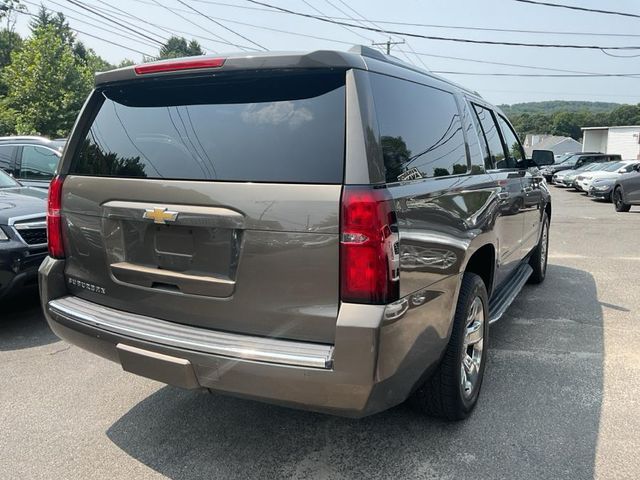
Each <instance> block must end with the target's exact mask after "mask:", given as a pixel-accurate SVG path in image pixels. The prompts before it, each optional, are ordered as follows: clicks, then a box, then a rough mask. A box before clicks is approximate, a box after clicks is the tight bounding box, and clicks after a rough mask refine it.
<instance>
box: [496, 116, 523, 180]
mask: <svg viewBox="0 0 640 480" xmlns="http://www.w3.org/2000/svg"><path fill="white" fill-rule="evenodd" d="M498 123H499V124H500V129H501V130H502V138H504V143H505V146H506V148H507V158H506V159H505V161H504V166H500V165H498V168H518V167H520V166H522V165H524V151H523V150H522V145H520V140H518V137H517V136H516V134H515V133H514V131H513V129H512V128H511V125H509V123H508V122H507V121H506V120H505V119H504V118H502V116H500V115H499V116H498Z"/></svg>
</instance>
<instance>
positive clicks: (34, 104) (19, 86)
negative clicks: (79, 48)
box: [2, 24, 93, 136]
mask: <svg viewBox="0 0 640 480" xmlns="http://www.w3.org/2000/svg"><path fill="white" fill-rule="evenodd" d="M2 76H3V80H4V81H5V83H6V85H7V86H8V94H7V106H8V107H9V108H12V109H14V110H15V111H16V112H17V113H16V125H15V128H16V132H17V133H19V134H41V135H50V136H63V135H66V134H67V133H68V132H69V130H70V128H71V126H72V125H73V122H74V120H75V118H76V115H77V114H78V112H79V110H80V107H81V106H82V103H83V102H84V100H85V98H86V96H87V94H88V93H89V91H90V90H91V88H92V84H93V75H92V72H91V70H90V68H89V67H88V66H87V65H86V64H84V63H83V62H80V61H78V59H77V58H76V56H75V55H74V52H73V49H72V46H71V45H70V44H69V42H68V36H67V35H66V34H65V33H64V32H63V31H62V30H61V29H60V26H59V25H56V24H47V25H38V26H37V27H36V28H35V29H34V31H33V35H32V37H31V38H29V39H28V40H26V41H25V42H24V45H23V47H22V49H21V50H20V51H17V52H14V53H13V54H12V56H11V64H10V65H8V66H7V67H5V69H4V71H3V73H2Z"/></svg>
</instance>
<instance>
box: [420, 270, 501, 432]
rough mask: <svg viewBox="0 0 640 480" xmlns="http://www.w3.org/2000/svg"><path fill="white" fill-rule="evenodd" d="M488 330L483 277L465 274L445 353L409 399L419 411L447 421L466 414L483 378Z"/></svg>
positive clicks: (460, 417)
mask: <svg viewBox="0 0 640 480" xmlns="http://www.w3.org/2000/svg"><path fill="white" fill-rule="evenodd" d="M488 333H489V300H488V296H487V289H486V287H485V284H484V282H483V281H482V279H481V278H480V277H479V276H478V275H476V274H475V273H465V274H464V276H463V278H462V285H461V287H460V294H459V296H458V303H457V306H456V313H455V317H454V321H453V330H452V332H451V337H450V339H449V344H448V346H447V349H446V351H445V354H444V356H443V358H442V361H441V362H440V365H438V368H437V369H436V371H435V373H434V374H433V375H432V376H431V377H430V378H429V379H427V380H426V381H425V383H424V384H423V385H422V386H421V387H420V388H418V390H416V392H415V393H414V395H413V398H412V401H413V403H414V405H415V406H416V407H418V408H419V409H420V410H421V411H422V412H424V413H426V414H428V415H431V416H434V417H440V418H444V419H447V420H462V419H464V418H466V417H467V416H469V414H470V413H471V412H472V411H473V409H474V407H475V406H476V403H477V401H478V395H479V394H480V387H481V385H482V379H483V377H484V368H485V363H486V357H487V346H488V345H487V341H488Z"/></svg>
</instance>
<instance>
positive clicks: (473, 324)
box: [460, 296, 485, 398]
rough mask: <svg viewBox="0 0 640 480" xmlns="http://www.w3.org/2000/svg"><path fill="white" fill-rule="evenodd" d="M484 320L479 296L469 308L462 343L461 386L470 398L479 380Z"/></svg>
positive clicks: (463, 392)
mask: <svg viewBox="0 0 640 480" xmlns="http://www.w3.org/2000/svg"><path fill="white" fill-rule="evenodd" d="M484 322H485V316H484V305H483V303H482V299H481V298H480V297H479V296H477V297H475V298H474V299H473V302H472V303H471V307H470V308H469V315H468V316H467V325H466V329H465V336H464V343H463V345H462V362H461V365H460V386H461V388H462V394H463V396H464V397H465V398H470V397H471V396H472V395H473V393H474V391H475V390H476V386H477V384H478V381H479V377H480V367H481V365H482V351H483V347H484Z"/></svg>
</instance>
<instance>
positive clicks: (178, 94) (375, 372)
mask: <svg viewBox="0 0 640 480" xmlns="http://www.w3.org/2000/svg"><path fill="white" fill-rule="evenodd" d="M534 157H535V158H536V161H537V164H536V162H534V161H533V160H531V159H526V158H525V156H524V152H523V149H522V146H521V145H520V142H519V140H518V137H517V136H516V134H515V132H514V131H513V129H512V127H511V125H510V124H509V122H508V121H507V119H506V118H505V116H504V115H503V114H502V113H501V112H500V111H499V110H498V109H496V108H495V107H493V106H492V105H490V104H489V103H487V102H486V101H485V100H483V99H482V98H481V97H480V96H479V95H478V94H476V93H474V92H470V91H468V90H465V89H462V88H461V87H459V86H457V85H454V84H452V83H450V82H448V81H446V80H444V79H441V78H439V77H436V76H433V75H431V74H428V73H426V72H423V71H420V70H416V69H415V68H413V67H411V66H409V65H406V64H403V63H401V62H400V61H398V60H396V59H394V58H393V57H388V56H385V55H382V54H380V53H378V52H376V51H374V50H371V49H367V48H364V47H357V48H356V49H355V50H352V51H351V52H334V51H316V52H312V53H308V54H282V53H267V54H251V55H239V56H229V57H225V58H212V57H198V58H190V59H182V60H170V61H166V62H158V63H151V64H145V65H141V66H137V67H127V68H124V69H120V70H115V71H112V72H107V73H104V74H99V75H98V76H97V80H96V89H95V91H94V92H93V93H92V94H91V96H90V98H89V100H88V102H87V103H86V106H85V108H84V110H83V112H82V113H81V115H80V118H79V120H78V122H77V125H76V127H75V129H74V131H73V133H72V135H71V137H70V139H69V145H68V147H67V150H66V151H65V154H64V156H63V159H62V162H61V166H60V171H59V172H60V174H59V176H58V177H57V178H56V179H55V180H54V181H53V183H52V185H51V189H50V200H49V216H48V221H49V232H50V235H49V247H50V257H49V258H48V259H47V260H46V262H45V264H44V265H43V266H42V268H41V269H40V288H41V297H42V304H43V307H44V311H45V314H46V317H47V320H48V322H49V324H50V325H51V328H52V329H53V330H54V332H56V334H58V335H59V336H60V337H62V338H64V339H66V340H68V341H69V342H72V343H75V344H76V345H79V346H81V347H82V348H85V349H87V350H90V351H92V352H94V353H96V354H98V355H101V356H103V357H105V358H108V359H111V360H113V361H115V362H118V363H119V364H121V365H122V367H123V368H124V369H125V370H127V371H130V372H133V373H137V374H140V375H144V376H147V377H150V378H154V379H157V380H160V381H162V382H166V383H170V384H173V385H178V386H182V387H185V388H192V389H198V388H205V389H209V390H211V391H216V392H224V393H228V394H233V395H238V396H242V397H248V398H254V399H258V400H263V401H268V402H274V403H279V404H283V405H289V406H293V407H299V408H305V409H310V410H316V411H322V412H329V413H335V414H341V415H350V416H362V415H367V414H371V413H375V412H379V411H381V410H384V409H386V408H389V407H391V406H393V405H396V404H399V403H401V402H403V401H405V400H406V399H407V398H409V397H412V398H413V399H414V401H415V403H416V405H418V406H419V407H420V408H421V409H422V410H423V411H425V412H427V413H430V414H433V415H437V416H441V417H445V418H448V419H460V418H464V417H466V416H467V415H468V414H469V413H470V412H471V410H472V409H473V407H474V405H475V404H476V401H477V398H478V394H479V391H480V386H481V383H482V378H483V372H484V368H485V364H486V357H487V353H486V352H487V346H488V344H487V334H488V324H489V322H491V321H495V320H497V319H498V318H500V316H501V315H502V314H503V312H504V311H505V310H506V308H507V307H508V306H509V304H510V303H511V302H512V300H513V299H514V297H515V296H516V294H517V293H518V292H519V291H520V289H521V288H522V286H523V285H524V284H525V282H526V281H527V280H528V279H529V280H530V281H532V282H534V283H537V282H541V281H542V280H543V279H544V276H545V272H546V259H547V242H548V228H549V219H550V217H551V203H550V196H549V192H548V190H547V187H546V183H545V182H544V180H543V178H542V177H541V176H539V174H538V173H537V172H538V169H537V168H536V167H537V165H542V164H548V163H550V162H552V161H553V154H552V153H551V152H535V155H534Z"/></svg>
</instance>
